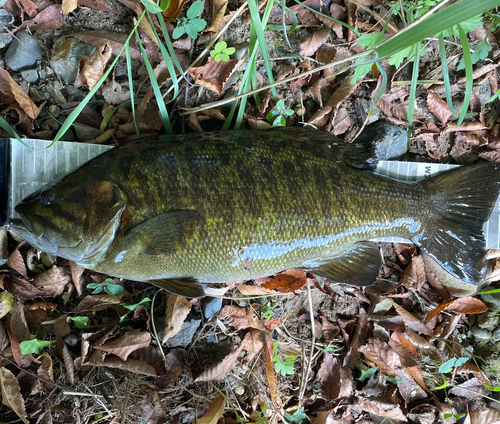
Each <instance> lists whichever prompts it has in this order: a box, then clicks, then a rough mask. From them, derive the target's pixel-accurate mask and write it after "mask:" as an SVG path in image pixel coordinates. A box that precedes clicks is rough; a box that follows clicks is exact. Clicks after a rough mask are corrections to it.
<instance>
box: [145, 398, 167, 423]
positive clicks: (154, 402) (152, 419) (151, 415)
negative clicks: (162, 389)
mask: <svg viewBox="0 0 500 424" xmlns="http://www.w3.org/2000/svg"><path fill="white" fill-rule="evenodd" d="M141 414H142V417H143V418H144V419H145V420H147V422H148V423H149V424H164V423H167V422H168V411H167V409H166V408H165V406H163V403H162V401H161V400H160V397H159V396H158V392H153V394H152V395H150V396H149V397H148V395H144V398H143V399H142V403H141Z"/></svg>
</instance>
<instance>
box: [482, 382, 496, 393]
mask: <svg viewBox="0 0 500 424" xmlns="http://www.w3.org/2000/svg"><path fill="white" fill-rule="evenodd" d="M484 387H486V388H487V389H490V390H491V391H492V392H500V387H498V386H488V385H487V384H485V385H484Z"/></svg>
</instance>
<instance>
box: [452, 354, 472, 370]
mask: <svg viewBox="0 0 500 424" xmlns="http://www.w3.org/2000/svg"><path fill="white" fill-rule="evenodd" d="M468 360H469V358H467V357H466V356H463V357H461V358H458V359H457V361H456V362H455V365H454V366H455V368H458V367H460V366H462V365H463V364H465V363H466V362H467V361H468Z"/></svg>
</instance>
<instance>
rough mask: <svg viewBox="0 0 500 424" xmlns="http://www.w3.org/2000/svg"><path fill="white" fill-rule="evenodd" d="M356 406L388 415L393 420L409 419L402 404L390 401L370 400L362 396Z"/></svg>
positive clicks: (376, 413) (363, 409) (374, 412)
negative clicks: (401, 406)
mask: <svg viewBox="0 0 500 424" xmlns="http://www.w3.org/2000/svg"><path fill="white" fill-rule="evenodd" d="M356 406H357V407H358V408H361V410H362V411H366V412H369V413H371V414H375V415H378V416H379V417H386V418H390V419H391V420H400V421H403V422H407V421H408V419H407V418H406V415H405V414H404V413H403V411H402V410H401V408H400V406H399V405H394V404H392V403H389V402H381V401H378V402H377V401H370V400H367V399H363V398H362V397H360V398H358V399H357V402H356Z"/></svg>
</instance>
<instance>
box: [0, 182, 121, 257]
mask: <svg viewBox="0 0 500 424" xmlns="http://www.w3.org/2000/svg"><path fill="white" fill-rule="evenodd" d="M126 206H127V201H126V198H125V195H124V193H123V192H122V190H121V189H120V188H119V187H118V186H117V185H115V184H114V183H112V182H110V181H95V180H94V181H92V180H89V181H84V182H78V183H77V182H73V181H71V180H67V179H63V180H61V181H56V182H54V183H51V184H49V185H46V186H44V187H42V188H41V189H40V190H38V191H37V192H35V193H33V194H31V195H30V196H28V197H26V198H25V199H24V200H22V201H21V203H19V204H18V205H17V206H16V207H15V211H16V212H17V213H18V214H19V215H20V217H21V219H20V220H19V219H17V220H13V221H12V222H11V223H10V227H11V228H12V229H13V230H14V231H15V232H17V233H18V234H19V235H20V236H21V237H23V238H24V239H25V240H26V241H27V242H28V243H30V244H31V245H32V246H35V247H36V248H38V249H39V250H42V251H44V252H47V253H50V254H53V255H57V256H60V257H62V258H65V259H69V260H72V261H74V262H76V263H78V264H81V265H83V266H90V265H92V264H94V263H97V262H98V261H99V259H100V258H102V257H103V256H104V255H105V253H106V252H107V250H108V249H109V246H110V245H111V244H112V242H113V240H114V238H115V235H116V232H117V231H118V230H119V228H120V224H121V222H122V219H123V216H124V214H125V210H126Z"/></svg>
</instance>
